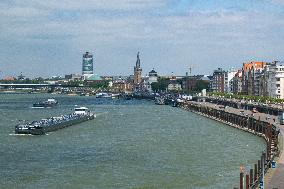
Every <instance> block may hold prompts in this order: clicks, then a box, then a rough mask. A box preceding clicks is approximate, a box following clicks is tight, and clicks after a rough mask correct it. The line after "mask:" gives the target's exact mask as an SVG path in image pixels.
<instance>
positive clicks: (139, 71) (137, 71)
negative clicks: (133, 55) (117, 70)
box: [134, 52, 142, 88]
mask: <svg viewBox="0 0 284 189" xmlns="http://www.w3.org/2000/svg"><path fill="white" fill-rule="evenodd" d="M141 74H142V68H141V67H140V57H139V52H138V53H137V60H136V65H135V66H134V86H135V87H136V88H137V87H138V86H139V85H140V84H141V82H142V78H141Z"/></svg>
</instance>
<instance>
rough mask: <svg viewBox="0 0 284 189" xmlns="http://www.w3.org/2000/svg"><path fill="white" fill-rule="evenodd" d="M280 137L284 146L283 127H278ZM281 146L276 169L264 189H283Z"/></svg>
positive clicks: (283, 157)
mask: <svg viewBox="0 0 284 189" xmlns="http://www.w3.org/2000/svg"><path fill="white" fill-rule="evenodd" d="M279 129H280V132H281V135H282V144H284V126H279ZM283 146H284V145H282V149H281V156H280V158H279V160H278V161H277V164H276V169H275V170H274V171H272V175H271V178H269V179H268V180H267V183H266V186H265V188H267V189H274V188H278V189H284V153H283Z"/></svg>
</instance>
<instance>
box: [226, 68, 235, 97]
mask: <svg viewBox="0 0 284 189" xmlns="http://www.w3.org/2000/svg"><path fill="white" fill-rule="evenodd" d="M236 73H237V71H236V70H233V69H230V70H228V71H226V72H225V76H224V90H225V92H226V93H232V92H233V78H234V76H235V75H236Z"/></svg>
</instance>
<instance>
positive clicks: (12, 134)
mask: <svg viewBox="0 0 284 189" xmlns="http://www.w3.org/2000/svg"><path fill="white" fill-rule="evenodd" d="M9 135H10V136H33V135H32V134H15V133H10V134H9Z"/></svg>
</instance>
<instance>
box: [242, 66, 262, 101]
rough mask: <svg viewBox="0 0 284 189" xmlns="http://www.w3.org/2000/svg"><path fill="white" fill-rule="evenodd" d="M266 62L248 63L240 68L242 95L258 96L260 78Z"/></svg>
mask: <svg viewBox="0 0 284 189" xmlns="http://www.w3.org/2000/svg"><path fill="white" fill-rule="evenodd" d="M266 64H267V63H266V62H254V61H253V62H248V63H244V64H243V68H242V72H243V73H242V77H243V78H242V82H243V83H242V93H243V94H245V95H253V96H260V92H261V90H260V87H261V86H260V78H261V74H262V71H263V69H264V67H265V65H266Z"/></svg>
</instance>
